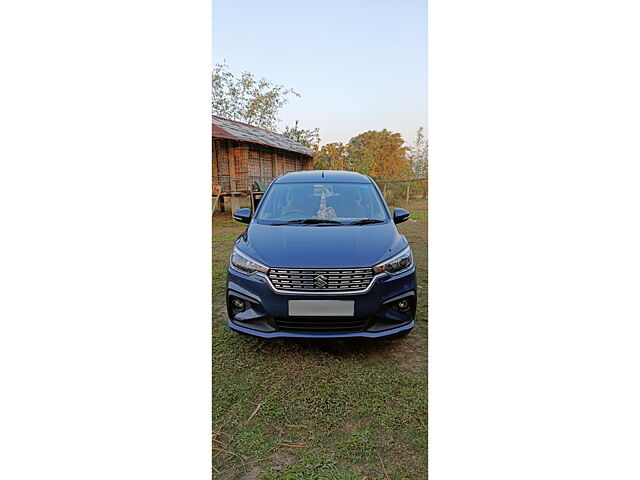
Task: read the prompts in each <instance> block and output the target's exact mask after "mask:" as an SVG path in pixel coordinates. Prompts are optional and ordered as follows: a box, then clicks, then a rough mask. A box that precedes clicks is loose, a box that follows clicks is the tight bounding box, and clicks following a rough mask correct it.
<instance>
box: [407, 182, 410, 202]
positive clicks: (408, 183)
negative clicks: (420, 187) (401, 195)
mask: <svg viewBox="0 0 640 480" xmlns="http://www.w3.org/2000/svg"><path fill="white" fill-rule="evenodd" d="M410 186H411V182H407V205H409V187H410Z"/></svg>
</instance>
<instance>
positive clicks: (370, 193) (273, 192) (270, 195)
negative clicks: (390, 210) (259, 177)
mask: <svg viewBox="0 0 640 480" xmlns="http://www.w3.org/2000/svg"><path fill="white" fill-rule="evenodd" d="M308 219H317V220H332V221H334V222H340V223H345V224H348V223H352V222H355V221H359V220H378V221H386V220H387V219H388V215H387V213H386V209H385V207H384V204H383V203H382V200H381V198H380V195H379V193H378V192H377V191H376V189H375V187H374V186H373V185H372V184H367V183H276V184H274V185H272V186H271V188H270V189H269V191H268V192H267V194H266V195H265V197H264V198H263V199H262V200H261V201H260V208H259V209H258V212H257V215H256V220H257V221H258V222H262V223H278V222H290V221H296V220H308Z"/></svg>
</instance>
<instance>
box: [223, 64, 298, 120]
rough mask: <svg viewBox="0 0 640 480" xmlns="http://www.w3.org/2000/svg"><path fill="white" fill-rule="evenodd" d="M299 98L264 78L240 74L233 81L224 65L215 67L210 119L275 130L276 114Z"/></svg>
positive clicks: (231, 75)
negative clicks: (291, 100) (292, 100)
mask: <svg viewBox="0 0 640 480" xmlns="http://www.w3.org/2000/svg"><path fill="white" fill-rule="evenodd" d="M289 95H294V96H296V97H299V96H300V94H299V93H297V92H296V91H295V90H293V89H290V88H285V87H284V85H278V84H275V83H272V82H270V81H269V80H267V79H265V78H261V79H260V80H256V78H255V77H254V76H253V74H251V73H249V72H246V71H245V72H242V74H241V75H240V76H239V77H236V76H235V75H234V74H233V73H231V72H230V71H229V68H228V66H227V64H226V63H224V62H222V63H217V64H216V65H215V67H214V68H213V72H212V74H211V112H212V113H213V115H217V116H220V117H224V118H228V119H229V120H236V121H239V122H245V123H249V124H251V125H255V126H256V127H261V128H264V129H267V130H275V129H276V125H277V123H278V121H279V120H280V119H279V118H278V112H279V111H280V109H281V108H282V107H283V106H284V105H285V104H286V103H287V102H288V98H287V97H288V96H289Z"/></svg>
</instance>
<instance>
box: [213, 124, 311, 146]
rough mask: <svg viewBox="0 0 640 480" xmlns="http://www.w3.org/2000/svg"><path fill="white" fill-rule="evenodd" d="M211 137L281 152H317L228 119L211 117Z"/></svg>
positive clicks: (278, 134) (279, 136) (281, 136)
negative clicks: (255, 144) (275, 149)
mask: <svg viewBox="0 0 640 480" xmlns="http://www.w3.org/2000/svg"><path fill="white" fill-rule="evenodd" d="M211 136H212V137H215V138H228V139H230V140H240V141H244V142H252V143H259V144H260V145H268V146H270V147H274V148H280V149H281V150H288V151H290V152H297V153H302V154H304V155H310V156H313V155H315V152H314V151H313V150H312V149H311V148H309V147H305V146H304V145H302V144H300V143H298V142H294V141H293V140H291V139H290V138H287V137H285V136H284V135H282V134H280V133H275V132H270V131H269V130H265V129H263V128H258V127H254V126H253V125H249V124H247V123H242V122H236V121H233V120H227V119H226V118H221V117H216V116H215V115H212V116H211Z"/></svg>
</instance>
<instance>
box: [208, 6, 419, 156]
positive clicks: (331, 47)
mask: <svg viewBox="0 0 640 480" xmlns="http://www.w3.org/2000/svg"><path fill="white" fill-rule="evenodd" d="M212 1H213V8H212V11H213V62H214V63H215V62H218V61H221V60H226V62H227V64H228V66H229V69H230V70H231V71H232V72H233V73H234V74H239V73H240V72H241V71H243V70H247V71H249V72H251V73H253V74H254V75H255V76H256V77H265V78H267V79H268V80H270V81H272V82H275V83H278V84H282V85H285V86H286V87H288V88H293V89H294V90H296V91H297V92H299V93H300V94H301V97H300V98H297V97H290V99H289V103H288V104H287V105H286V106H285V107H284V108H283V109H282V111H281V113H280V118H281V119H282V122H281V124H280V131H281V130H282V129H283V128H284V125H293V124H294V122H295V120H299V121H300V127H301V128H316V127H318V128H319V129H320V138H321V140H322V143H323V144H324V143H328V142H337V141H341V142H345V143H346V142H348V141H349V139H350V138H351V137H353V136H355V135H357V134H358V133H362V132H364V131H367V130H381V129H383V128H386V129H388V130H392V131H395V132H399V133H401V134H402V136H403V138H404V139H405V140H406V141H408V142H413V141H414V139H415V132H416V130H417V129H418V127H419V126H424V127H425V130H426V129H427V0H395V1H394V0H343V1H338V0H321V1H291V0H265V1H260V0H212Z"/></svg>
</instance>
